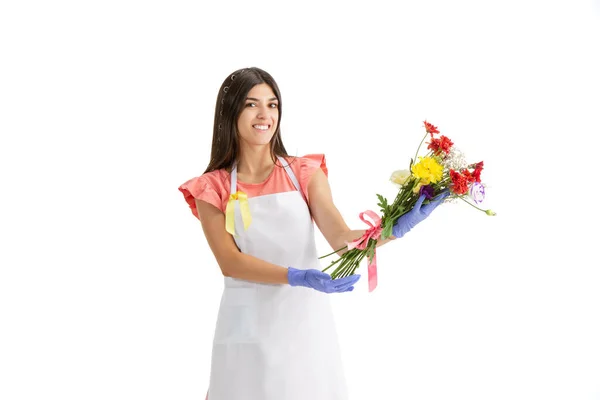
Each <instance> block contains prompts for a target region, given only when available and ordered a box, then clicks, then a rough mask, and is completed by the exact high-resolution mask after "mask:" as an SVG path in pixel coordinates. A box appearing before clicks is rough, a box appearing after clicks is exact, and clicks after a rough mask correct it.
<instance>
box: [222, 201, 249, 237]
mask: <svg viewBox="0 0 600 400" xmlns="http://www.w3.org/2000/svg"><path fill="white" fill-rule="evenodd" d="M236 200H239V201H240V211H241V212H242V221H244V229H248V226H250V223H251V222H252V215H250V205H249V204H248V195H247V194H246V193H244V192H241V191H239V190H238V191H237V192H236V193H233V194H230V195H229V201H227V208H226V209H225V229H227V232H229V233H231V234H232V235H233V236H235V227H234V223H235V222H234V220H235V216H234V206H235V201H236Z"/></svg>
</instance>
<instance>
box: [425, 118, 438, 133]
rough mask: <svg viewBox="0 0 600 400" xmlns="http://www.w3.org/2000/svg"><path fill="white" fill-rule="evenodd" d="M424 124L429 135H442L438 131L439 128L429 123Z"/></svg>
mask: <svg viewBox="0 0 600 400" xmlns="http://www.w3.org/2000/svg"><path fill="white" fill-rule="evenodd" d="M423 123H424V124H425V130H426V131H427V133H431V135H433V134H434V133H440V131H438V128H437V126H433V125H431V124H430V123H429V122H427V121H423Z"/></svg>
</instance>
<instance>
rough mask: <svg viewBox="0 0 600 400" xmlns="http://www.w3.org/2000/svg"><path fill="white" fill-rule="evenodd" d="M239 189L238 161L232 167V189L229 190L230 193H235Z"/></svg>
mask: <svg viewBox="0 0 600 400" xmlns="http://www.w3.org/2000/svg"><path fill="white" fill-rule="evenodd" d="M236 191H237V163H235V162H234V163H233V167H232V168H231V189H230V190H229V193H230V194H234V193H235V192H236Z"/></svg>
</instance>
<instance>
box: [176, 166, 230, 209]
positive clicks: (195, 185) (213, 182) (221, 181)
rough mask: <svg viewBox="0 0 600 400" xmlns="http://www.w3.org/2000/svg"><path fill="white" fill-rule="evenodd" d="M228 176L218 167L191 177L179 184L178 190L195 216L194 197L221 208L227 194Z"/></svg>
mask: <svg viewBox="0 0 600 400" xmlns="http://www.w3.org/2000/svg"><path fill="white" fill-rule="evenodd" d="M228 176H229V175H228V174H227V172H226V171H225V170H221V169H220V170H215V171H210V172H205V173H203V174H202V175H199V176H195V177H192V178H190V179H188V180H186V181H185V182H183V183H182V184H181V185H179V188H178V189H179V191H180V192H181V193H182V194H183V197H184V199H185V201H186V203H188V205H189V206H190V208H191V210H192V213H193V214H194V215H195V216H196V217H198V214H197V210H196V204H195V200H196V199H198V200H203V201H206V202H208V203H210V204H212V205H214V206H215V207H217V208H218V209H222V208H223V207H222V204H223V199H224V198H227V197H228V196H229V186H228V185H227V177H228Z"/></svg>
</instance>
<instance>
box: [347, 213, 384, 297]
mask: <svg viewBox="0 0 600 400" xmlns="http://www.w3.org/2000/svg"><path fill="white" fill-rule="evenodd" d="M365 214H366V215H367V216H368V217H370V218H371V220H373V222H374V223H375V224H372V223H370V222H369V221H367V220H365V219H364V218H363V215H365ZM358 217H359V218H360V219H361V220H362V221H363V222H364V223H366V224H367V225H369V229H367V231H366V232H365V233H364V234H363V235H362V236H361V237H359V238H358V239H356V240H354V241H352V242H350V243H348V250H352V249H355V248H356V249H359V250H364V249H365V248H366V247H367V244H368V243H369V239H374V240H377V239H379V237H380V236H381V231H382V229H383V228H382V227H381V218H379V216H378V215H377V214H375V213H374V212H373V211H371V210H367V211H365V212H361V213H360V214H359V216H358ZM375 249H376V248H375ZM375 249H373V259H372V260H371V261H370V262H369V267H368V271H369V292H372V291H373V290H375V288H376V287H377V252H376V250H375Z"/></svg>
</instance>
